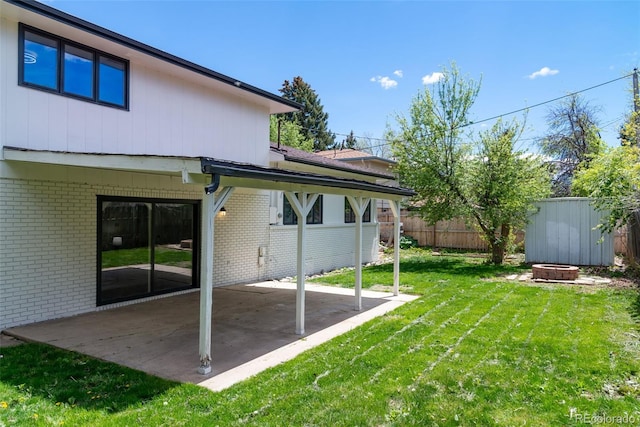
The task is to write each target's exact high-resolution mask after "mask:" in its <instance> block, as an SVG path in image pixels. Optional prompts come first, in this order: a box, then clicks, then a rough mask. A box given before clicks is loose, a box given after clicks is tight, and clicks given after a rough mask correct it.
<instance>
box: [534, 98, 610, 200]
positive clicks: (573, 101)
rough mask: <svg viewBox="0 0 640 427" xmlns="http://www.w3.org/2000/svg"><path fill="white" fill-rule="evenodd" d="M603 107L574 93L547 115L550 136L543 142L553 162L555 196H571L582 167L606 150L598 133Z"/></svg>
mask: <svg viewBox="0 0 640 427" xmlns="http://www.w3.org/2000/svg"><path fill="white" fill-rule="evenodd" d="M598 112H599V108H597V107H594V106H592V105H590V104H589V102H588V101H585V100H583V99H582V98H581V97H580V95H578V94H572V95H570V96H569V97H567V98H565V99H564V101H563V102H561V103H560V104H558V105H556V106H555V107H552V108H551V109H550V110H549V112H548V114H547V125H548V126H549V129H548V133H547V135H545V136H544V137H543V138H541V139H540V140H539V145H540V148H541V151H542V153H543V154H545V155H547V156H549V157H550V158H551V159H552V161H551V163H552V165H553V166H552V169H553V170H552V171H553V173H554V178H553V182H552V186H553V195H554V196H555V197H565V196H570V195H571V182H572V180H573V176H574V174H575V171H576V170H577V168H578V166H579V165H583V166H586V165H587V164H588V162H589V161H590V160H591V158H592V157H593V156H595V155H597V154H598V153H600V152H601V151H602V149H603V148H604V145H605V144H604V142H603V141H602V139H601V138H600V133H599V131H598V117H597V114H598Z"/></svg>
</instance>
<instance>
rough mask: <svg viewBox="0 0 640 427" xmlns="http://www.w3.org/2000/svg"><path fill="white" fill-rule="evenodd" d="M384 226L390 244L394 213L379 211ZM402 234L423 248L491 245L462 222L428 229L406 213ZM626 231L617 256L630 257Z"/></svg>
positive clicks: (618, 238) (519, 238)
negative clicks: (414, 240) (627, 251)
mask: <svg viewBox="0 0 640 427" xmlns="http://www.w3.org/2000/svg"><path fill="white" fill-rule="evenodd" d="M378 222H379V223H380V240H381V241H382V242H385V243H386V242H390V241H391V240H390V239H391V237H392V235H393V214H392V213H391V211H382V210H380V211H378ZM400 222H401V223H402V234H404V235H406V236H411V237H413V238H414V239H416V240H417V241H418V245H420V246H430V247H434V248H450V249H471V250H478V251H486V250H487V244H486V243H485V242H484V241H483V240H482V238H481V235H480V233H479V232H477V231H476V230H475V229H474V228H473V227H468V226H467V225H466V224H465V221H464V220H463V219H461V218H458V219H454V220H451V221H439V222H438V223H437V224H436V225H427V223H426V222H424V221H423V220H422V219H421V218H420V217H417V216H413V215H410V214H409V213H408V212H407V211H406V210H402V213H401V215H400ZM626 236H627V231H626V228H625V227H623V228H620V229H618V230H616V232H615V233H614V250H615V253H617V254H626V250H627V241H626V238H627V237H626ZM524 239H525V233H524V231H522V230H520V231H518V232H517V233H516V243H517V244H521V243H522V242H524Z"/></svg>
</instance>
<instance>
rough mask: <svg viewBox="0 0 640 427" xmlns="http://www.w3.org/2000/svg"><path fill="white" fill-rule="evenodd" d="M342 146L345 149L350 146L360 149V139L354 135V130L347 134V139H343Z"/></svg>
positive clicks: (353, 148)
mask: <svg viewBox="0 0 640 427" xmlns="http://www.w3.org/2000/svg"><path fill="white" fill-rule="evenodd" d="M341 148H343V149H347V148H350V149H352V150H357V149H358V140H357V139H356V137H355V136H354V135H353V131H351V132H350V133H349V135H347V139H345V140H343V141H342V145H341Z"/></svg>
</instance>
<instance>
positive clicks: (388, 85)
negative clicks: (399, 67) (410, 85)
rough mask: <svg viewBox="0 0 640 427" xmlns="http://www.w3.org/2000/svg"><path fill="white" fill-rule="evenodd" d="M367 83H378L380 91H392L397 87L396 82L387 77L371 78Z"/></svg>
mask: <svg viewBox="0 0 640 427" xmlns="http://www.w3.org/2000/svg"><path fill="white" fill-rule="evenodd" d="M369 81H371V82H375V83H380V86H381V87H382V89H385V90H386V89H392V88H394V87H396V86H398V82H397V81H395V80H393V79H391V78H389V77H387V76H384V77H382V76H376V77H371V78H370V79H369Z"/></svg>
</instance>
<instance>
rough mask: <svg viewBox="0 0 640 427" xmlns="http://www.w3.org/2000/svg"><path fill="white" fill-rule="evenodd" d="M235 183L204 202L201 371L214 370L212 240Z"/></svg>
mask: <svg viewBox="0 0 640 427" xmlns="http://www.w3.org/2000/svg"><path fill="white" fill-rule="evenodd" d="M233 190H234V187H225V188H223V189H222V190H221V191H220V194H219V196H218V198H217V199H216V196H215V194H214V193H211V194H205V196H204V199H203V202H202V220H201V229H202V230H201V234H200V235H201V237H200V240H201V244H200V248H201V249H200V260H201V264H202V271H201V272H200V338H199V349H200V367H199V368H198V372H199V373H200V374H202V375H206V374H208V373H210V372H211V327H212V318H213V241H214V237H215V236H214V233H215V217H216V214H217V213H218V212H219V211H220V209H221V208H222V206H224V204H225V202H226V201H227V200H228V199H229V197H231V194H232V193H233Z"/></svg>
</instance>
